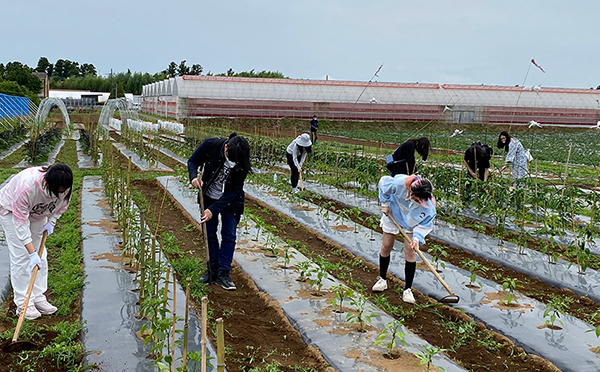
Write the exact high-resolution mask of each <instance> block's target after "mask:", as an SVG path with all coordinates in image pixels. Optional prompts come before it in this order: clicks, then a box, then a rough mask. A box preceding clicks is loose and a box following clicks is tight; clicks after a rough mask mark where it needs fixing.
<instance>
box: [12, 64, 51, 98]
mask: <svg viewBox="0 0 600 372" xmlns="http://www.w3.org/2000/svg"><path fill="white" fill-rule="evenodd" d="M32 72H33V69H31V68H29V66H27V65H24V64H22V63H21V62H9V63H7V64H6V71H5V72H4V79H5V80H10V81H15V82H17V84H19V85H22V86H24V87H25V88H27V89H29V90H30V91H31V92H33V93H35V94H37V93H38V92H39V91H40V90H41V89H42V81H41V80H40V79H39V78H38V77H37V76H35V75H33V74H32Z"/></svg>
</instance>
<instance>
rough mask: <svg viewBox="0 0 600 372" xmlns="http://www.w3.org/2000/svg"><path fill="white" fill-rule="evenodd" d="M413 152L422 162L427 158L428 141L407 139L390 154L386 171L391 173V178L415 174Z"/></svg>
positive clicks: (425, 138) (424, 139)
mask: <svg viewBox="0 0 600 372" xmlns="http://www.w3.org/2000/svg"><path fill="white" fill-rule="evenodd" d="M415 151H416V152H417V153H418V154H419V155H421V158H422V159H423V161H426V160H427V156H429V139H428V138H427V137H421V138H418V139H409V140H408V141H406V142H404V143H403V144H401V145H400V147H398V148H397V149H396V151H394V153H393V154H392V159H393V161H392V162H388V164H387V169H388V170H389V171H390V172H392V177H394V176H395V175H397V174H406V175H411V174H415V173H416V171H417V169H416V167H415V163H416V162H415Z"/></svg>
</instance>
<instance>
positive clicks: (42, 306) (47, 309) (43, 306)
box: [35, 300, 58, 315]
mask: <svg viewBox="0 0 600 372" xmlns="http://www.w3.org/2000/svg"><path fill="white" fill-rule="evenodd" d="M35 308H36V309H38V310H39V311H40V313H42V314H44V315H50V314H54V313H55V312H56V310H58V308H57V307H56V306H54V305H52V304H51V303H50V302H48V301H47V300H44V301H40V302H36V303H35Z"/></svg>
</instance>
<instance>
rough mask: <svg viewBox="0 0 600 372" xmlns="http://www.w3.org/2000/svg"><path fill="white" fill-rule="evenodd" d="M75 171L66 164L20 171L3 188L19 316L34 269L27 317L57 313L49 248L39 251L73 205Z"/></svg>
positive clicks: (1, 206) (1, 208) (2, 216)
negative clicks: (50, 281) (51, 298)
mask: <svg viewBox="0 0 600 372" xmlns="http://www.w3.org/2000/svg"><path fill="white" fill-rule="evenodd" d="M72 187H73V172H72V171H71V168H69V166H68V165H66V164H54V165H52V166H49V167H33V168H28V169H25V170H22V171H21V172H19V173H18V174H16V175H15V176H14V177H13V178H12V179H11V180H10V181H9V182H8V184H6V186H4V187H3V188H2V189H1V190H0V223H1V224H2V228H3V229H4V234H5V236H6V244H7V245H8V254H9V258H10V282H11V285H12V287H13V293H14V303H15V305H17V315H20V314H21V311H22V307H23V304H24V302H25V298H26V296H27V293H28V287H29V282H30V280H31V277H32V272H33V271H34V268H35V267H36V266H37V267H38V273H37V276H36V278H35V282H34V283H33V287H32V290H31V295H30V297H29V302H28V304H27V309H25V318H26V319H37V318H39V317H40V316H42V314H45V315H48V314H54V313H55V312H56V310H57V308H56V306H54V305H52V304H50V303H49V302H48V300H47V299H46V295H45V292H46V290H47V289H48V260H47V251H46V250H45V249H44V250H43V251H42V255H41V257H40V255H39V254H38V250H39V249H40V248H41V247H40V243H41V241H42V235H43V234H44V232H47V234H48V235H50V234H52V232H53V231H54V226H55V225H56V221H57V220H58V218H59V217H60V216H61V215H62V214H63V213H64V212H65V211H66V210H67V208H68V207H69V201H70V200H71V188H72Z"/></svg>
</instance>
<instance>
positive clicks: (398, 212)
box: [373, 174, 436, 304]
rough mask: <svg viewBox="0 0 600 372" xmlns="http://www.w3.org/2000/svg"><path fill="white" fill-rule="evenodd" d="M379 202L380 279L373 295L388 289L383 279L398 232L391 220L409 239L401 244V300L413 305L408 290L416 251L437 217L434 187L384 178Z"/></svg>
mask: <svg viewBox="0 0 600 372" xmlns="http://www.w3.org/2000/svg"><path fill="white" fill-rule="evenodd" d="M379 201H380V202H381V212H382V213H383V216H382V217H381V222H380V226H381V229H382V230H383V241H382V243H381V251H380V253H379V276H378V277H377V283H375V285H374V286H373V292H382V291H384V290H386V289H387V279H386V275H387V270H388V267H389V265H390V254H391V252H392V249H393V248H394V241H395V236H396V234H398V233H399V232H400V231H399V230H398V228H397V227H396V225H395V224H394V222H393V221H392V220H391V219H390V217H388V216H392V217H393V218H394V219H395V220H396V222H398V224H399V225H400V226H401V227H402V229H404V231H405V232H406V233H407V235H408V236H409V237H410V238H411V239H412V240H411V241H409V240H406V239H405V240H404V258H405V259H406V264H405V266H404V273H405V279H406V287H405V288H404V291H403V293H402V300H403V301H404V302H406V303H411V304H414V303H415V297H414V296H413V293H412V289H411V288H412V284H413V280H414V277H415V271H416V266H417V257H416V251H415V248H418V247H419V244H421V245H423V244H425V237H426V236H427V234H429V233H430V232H431V230H432V229H433V220H434V219H435V216H436V211H435V205H436V203H435V198H434V197H433V185H432V184H431V182H430V181H429V180H427V179H425V178H422V177H421V176H418V175H410V176H407V175H404V174H398V175H396V176H395V177H390V176H383V177H381V179H380V180H379Z"/></svg>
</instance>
